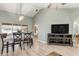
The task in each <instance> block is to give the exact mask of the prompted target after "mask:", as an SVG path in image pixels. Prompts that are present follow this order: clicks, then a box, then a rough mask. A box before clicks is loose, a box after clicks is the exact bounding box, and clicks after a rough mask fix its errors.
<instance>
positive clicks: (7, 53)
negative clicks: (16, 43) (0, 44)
mask: <svg viewBox="0 0 79 59" xmlns="http://www.w3.org/2000/svg"><path fill="white" fill-rule="evenodd" d="M8 47H9V46H8V42H7V51H6V52H7V54H8Z"/></svg>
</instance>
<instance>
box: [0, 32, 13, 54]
mask: <svg viewBox="0 0 79 59" xmlns="http://www.w3.org/2000/svg"><path fill="white" fill-rule="evenodd" d="M0 36H1V40H2V49H1V55H2V54H3V50H4V48H6V52H7V53H8V50H9V49H8V48H9V46H11V47H12V45H13V44H12V43H10V42H8V41H7V40H6V38H7V33H2V34H0ZM4 39H5V40H4ZM12 49H13V47H12Z"/></svg>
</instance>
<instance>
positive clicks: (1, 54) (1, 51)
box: [1, 45, 4, 55]
mask: <svg viewBox="0 0 79 59" xmlns="http://www.w3.org/2000/svg"><path fill="white" fill-rule="evenodd" d="M3 50H4V45H2V49H1V55H2V54H3Z"/></svg>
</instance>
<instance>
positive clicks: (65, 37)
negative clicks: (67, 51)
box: [47, 33, 73, 46]
mask: <svg viewBox="0 0 79 59" xmlns="http://www.w3.org/2000/svg"><path fill="white" fill-rule="evenodd" d="M47 42H48V44H57V45H70V46H72V45H73V42H72V35H71V34H55V33H48V40H47Z"/></svg>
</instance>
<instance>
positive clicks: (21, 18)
mask: <svg viewBox="0 0 79 59" xmlns="http://www.w3.org/2000/svg"><path fill="white" fill-rule="evenodd" d="M23 19H24V15H22V3H20V15H19V21H22V20H23Z"/></svg>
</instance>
